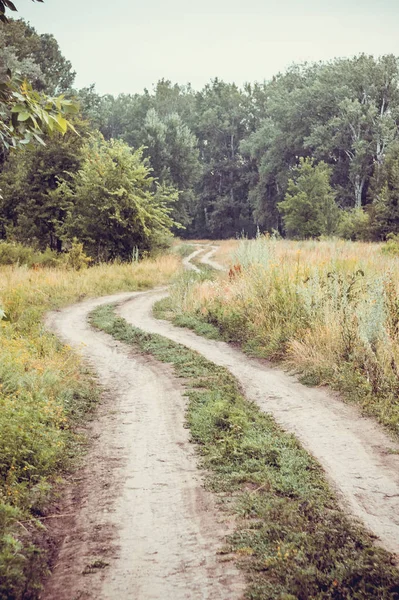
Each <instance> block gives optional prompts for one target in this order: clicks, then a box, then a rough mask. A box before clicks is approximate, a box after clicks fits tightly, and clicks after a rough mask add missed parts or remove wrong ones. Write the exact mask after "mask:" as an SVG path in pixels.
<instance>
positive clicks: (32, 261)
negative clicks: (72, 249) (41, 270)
mask: <svg viewBox="0 0 399 600" xmlns="http://www.w3.org/2000/svg"><path fill="white" fill-rule="evenodd" d="M60 263H61V260H60V255H59V254H57V253H56V252H53V251H52V250H50V249H49V248H47V250H45V251H44V252H39V251H37V250H35V249H34V248H30V247H29V246H24V245H23V244H17V243H14V242H0V265H19V266H26V267H29V268H32V267H35V266H38V267H57V266H59V265H60Z"/></svg>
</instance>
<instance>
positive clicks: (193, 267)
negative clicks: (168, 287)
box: [183, 244, 204, 273]
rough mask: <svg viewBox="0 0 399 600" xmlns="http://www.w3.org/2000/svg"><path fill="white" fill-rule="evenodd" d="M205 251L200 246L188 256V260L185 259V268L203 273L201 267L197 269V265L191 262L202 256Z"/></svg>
mask: <svg viewBox="0 0 399 600" xmlns="http://www.w3.org/2000/svg"><path fill="white" fill-rule="evenodd" d="M193 245H196V244H193ZM203 251H204V248H203V247H202V246H200V247H199V248H198V249H197V250H194V252H192V253H191V254H190V255H189V256H186V258H184V259H183V266H184V268H185V269H187V270H188V271H195V272H196V273H201V269H200V268H199V267H197V265H195V264H194V263H192V262H191V261H192V260H193V259H194V258H196V257H197V256H199V255H200V254H202V252H203Z"/></svg>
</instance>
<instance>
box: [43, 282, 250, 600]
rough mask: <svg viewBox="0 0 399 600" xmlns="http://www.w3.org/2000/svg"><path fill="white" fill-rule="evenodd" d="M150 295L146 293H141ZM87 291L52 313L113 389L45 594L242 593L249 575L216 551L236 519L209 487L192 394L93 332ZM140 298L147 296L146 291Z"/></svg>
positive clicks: (51, 322)
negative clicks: (192, 428) (195, 436)
mask: <svg viewBox="0 0 399 600" xmlns="http://www.w3.org/2000/svg"><path fill="white" fill-rule="evenodd" d="M144 295H145V294H144ZM135 296H137V294H119V295H117V296H113V297H110V298H101V299H98V300H90V301H87V302H83V303H81V304H78V305H75V306H72V307H70V308H67V309H65V310H62V311H60V312H55V313H52V314H51V315H49V317H48V322H47V324H48V326H49V327H50V328H51V329H52V330H53V331H54V332H56V333H57V334H58V335H59V336H60V338H61V339H63V340H65V341H66V342H68V343H69V344H71V345H73V346H75V347H77V348H80V350H81V352H82V354H83V356H84V357H85V358H86V359H87V360H88V361H89V363H90V364H91V365H93V367H94V368H95V371H96V373H97V375H98V379H99V381H100V382H101V384H103V385H104V386H105V387H106V389H107V392H106V393H105V395H104V403H103V404H102V406H101V407H100V410H99V414H98V415H97V418H96V420H95V422H94V423H93V425H92V432H91V433H92V435H91V437H92V440H93V444H92V445H91V447H90V450H89V453H88V455H87V457H86V460H85V465H86V466H85V467H84V468H83V469H82V471H81V472H80V473H79V474H78V476H77V479H78V483H77V484H76V485H75V486H74V489H73V492H72V493H71V490H67V491H66V495H67V496H68V498H69V499H67V500H66V502H65V503H64V506H63V509H62V510H63V511H65V512H66V513H68V514H69V513H71V512H72V513H74V517H73V518H68V519H67V520H66V521H65V524H66V526H67V530H66V531H65V532H64V539H63V543H62V546H61V550H60V553H59V556H58V560H57V564H56V565H55V568H54V570H53V574H52V576H51V577H50V579H49V581H48V582H47V586H46V588H45V591H44V593H43V594H42V596H41V597H42V598H43V599H44V600H55V599H57V600H67V599H68V600H78V599H83V598H92V599H94V598H95V599H96V600H98V599H102V600H108V599H115V600H127V599H131V600H161V599H162V600H163V599H165V600H197V599H198V600H220V599H225V600H235V599H238V598H241V596H242V592H243V589H244V582H243V578H242V575H241V573H240V572H239V571H238V570H237V568H236V567H235V565H234V563H233V562H232V561H227V562H226V561H225V560H223V561H221V559H220V556H218V554H217V552H218V550H219V549H220V548H221V546H222V545H223V542H224V537H225V535H226V534H227V533H229V531H231V528H232V525H233V524H232V523H231V522H230V521H229V518H228V517H227V516H226V515H225V514H224V513H223V512H221V511H220V510H219V509H218V507H217V506H216V505H215V499H214V497H213V495H212V494H210V493H209V492H206V491H205V490H204V488H203V487H202V475H201V473H200V471H199V470H198V469H197V460H196V456H195V455H194V451H193V448H192V446H191V445H190V443H189V439H188V437H189V436H188V431H187V429H186V428H185V427H184V411H185V404H186V399H185V398H184V396H183V395H182V390H181V388H180V383H178V382H177V381H176V379H175V378H174V377H173V376H172V374H171V371H170V370H169V368H168V367H167V366H165V365H160V364H158V363H156V362H155V361H153V360H151V359H149V358H148V357H145V358H143V357H141V356H140V355H137V354H135V353H134V352H133V351H132V349H131V348H130V347H128V346H125V345H123V344H121V343H119V342H116V341H115V340H113V339H112V338H111V337H109V336H107V335H105V334H102V333H100V332H97V331H93V330H92V329H91V328H90V327H89V326H88V324H87V316H88V314H89V313H90V312H91V311H92V310H93V309H94V308H95V307H96V306H99V305H100V304H106V303H109V302H110V301H113V302H115V301H123V300H126V298H132V297H135ZM140 297H142V295H140Z"/></svg>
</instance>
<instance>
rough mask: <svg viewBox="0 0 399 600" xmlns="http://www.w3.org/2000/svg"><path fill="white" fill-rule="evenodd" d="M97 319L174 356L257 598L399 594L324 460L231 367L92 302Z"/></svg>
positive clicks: (191, 422)
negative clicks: (341, 500) (340, 500)
mask: <svg viewBox="0 0 399 600" xmlns="http://www.w3.org/2000/svg"><path fill="white" fill-rule="evenodd" d="M90 318H91V323H92V324H93V325H94V326H95V327H97V328H99V329H101V330H103V331H105V332H106V333H108V334H110V335H112V336H113V337H114V338H115V339H118V340H120V341H122V342H125V343H127V344H131V345H134V346H135V347H138V348H139V349H140V350H141V352H143V353H144V354H150V355H152V356H153V357H155V358H156V359H157V360H160V361H162V362H165V363H170V364H171V365H173V367H174V369H175V373H176V376H177V377H180V378H182V379H183V381H184V384H185V386H186V389H187V396H188V399H189V402H188V408H187V423H188V426H189V427H190V430H191V436H192V440H193V442H195V443H196V444H198V450H199V454H200V456H201V462H202V466H203V467H204V468H205V469H206V470H207V473H208V476H207V485H208V487H209V488H210V489H212V490H213V491H214V492H216V493H218V494H219V497H220V499H221V500H222V501H223V502H224V504H225V506H226V509H227V510H230V511H234V512H235V513H237V515H238V516H239V519H238V521H237V522H238V525H237V529H236V532H235V533H234V534H233V535H232V536H230V537H229V538H228V539H227V541H226V547H225V548H224V549H223V550H222V552H226V553H228V552H231V551H233V552H234V553H235V554H236V556H237V558H238V560H239V562H240V564H241V566H242V568H243V569H244V570H245V572H246V574H247V578H248V588H247V592H246V597H247V598H248V599H251V600H261V599H262V600H267V599H273V600H274V599H279V600H310V599H318V600H319V599H320V600H321V599H323V600H325V599H329V598H330V599H334V600H341V599H342V600H343V599H345V600H349V599H351V600H353V599H369V600H371V599H374V598H375V599H377V598H378V599H379V600H383V599H388V598H389V599H390V600H394V599H398V598H399V574H398V571H397V570H396V569H395V567H394V566H393V565H392V563H391V558H392V557H391V556H390V555H389V554H388V553H387V552H385V551H384V550H381V549H379V548H376V547H375V546H374V545H373V541H372V539H371V537H370V536H369V535H368V534H367V533H366V532H365V531H364V530H363V529H362V528H361V527H359V526H357V525H355V524H353V523H352V522H350V521H349V519H348V518H347V517H346V515H345V514H344V513H343V512H342V511H341V510H340V509H339V507H338V505H337V501H336V499H335V497H334V495H333V494H332V492H331V491H330V489H329V487H328V485H327V483H326V480H325V478H324V475H323V472H322V469H321V467H320V466H319V465H318V464H317V462H316V461H315V460H314V459H313V458H312V457H311V456H310V455H309V454H308V453H307V452H306V451H305V450H304V449H302V448H301V446H300V445H299V443H298V442H297V440H296V439H295V437H293V436H292V435H288V434H287V433H284V432H283V431H282V430H281V429H280V428H279V427H278V426H277V425H276V424H275V422H274V421H273V419H272V418H271V417H269V416H268V415H266V414H264V413H262V412H261V411H260V410H259V409H258V408H257V406H256V405H255V404H253V403H251V402H248V401H247V400H246V399H245V398H244V397H243V395H242V393H241V391H240V388H239V385H238V383H237V381H236V380H235V379H234V377H233V376H232V375H231V374H230V373H229V372H228V371H227V370H226V369H224V368H222V367H218V366H216V365H215V364H213V363H212V362H210V361H208V360H206V359H205V358H203V357H202V356H201V355H199V354H198V353H196V352H193V351H192V350H189V349H188V348H186V347H184V346H182V345H179V344H176V343H174V342H172V341H170V340H168V339H166V338H164V337H161V336H159V335H153V334H147V333H144V332H143V331H141V330H140V329H137V328H135V327H133V326H131V325H129V324H128V323H127V322H126V321H125V320H124V319H122V318H120V317H118V316H117V315H116V313H115V309H114V307H112V306H103V307H100V308H98V309H96V310H95V311H94V312H93V313H92V315H91V317H90Z"/></svg>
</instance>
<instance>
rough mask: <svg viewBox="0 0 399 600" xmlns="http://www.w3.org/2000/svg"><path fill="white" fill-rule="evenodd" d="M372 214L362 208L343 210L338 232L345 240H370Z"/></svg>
mask: <svg viewBox="0 0 399 600" xmlns="http://www.w3.org/2000/svg"><path fill="white" fill-rule="evenodd" d="M369 226H370V216H369V215H368V213H366V212H364V210H363V209H362V208H354V209H352V210H345V211H342V212H341V218H340V222H339V225H338V230H337V233H338V235H339V237H342V238H344V240H352V241H358V240H368V239H369Z"/></svg>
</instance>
